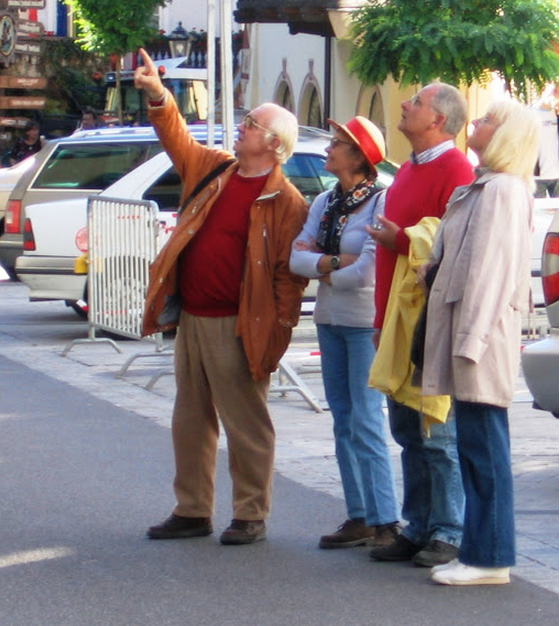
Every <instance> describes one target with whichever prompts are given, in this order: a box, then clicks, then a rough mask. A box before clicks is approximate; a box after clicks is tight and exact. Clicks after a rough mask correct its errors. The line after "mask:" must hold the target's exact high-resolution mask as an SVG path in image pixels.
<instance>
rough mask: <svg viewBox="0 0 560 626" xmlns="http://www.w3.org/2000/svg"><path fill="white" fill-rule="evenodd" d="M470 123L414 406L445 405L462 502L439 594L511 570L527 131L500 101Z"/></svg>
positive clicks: (439, 241) (528, 114)
mask: <svg viewBox="0 0 560 626" xmlns="http://www.w3.org/2000/svg"><path fill="white" fill-rule="evenodd" d="M473 124H474V131H473V133H472V135H471V136H470V137H469V138H468V140H467V145H468V147H469V148H471V150H473V151H474V152H475V153H476V154H477V155H478V157H479V159H480V164H481V167H480V168H479V169H478V170H477V177H476V179H475V180H474V182H473V183H471V184H470V185H467V186H462V187H458V188H457V189H456V190H455V192H454V193H453V195H452V196H451V198H450V200H449V203H448V205H447V210H446V213H445V215H444V217H443V219H442V221H441V224H440V227H439V229H438V232H437V234H436V238H435V241H434V246H433V249H432V253H431V259H430V265H435V264H437V265H438V266H439V267H438V270H437V275H436V278H435V281H434V283H433V285H432V288H431V291H430V295H429V299H428V321H427V329H426V339H425V356H424V366H423V377H422V393H423V395H425V396H432V395H440V394H450V395H452V396H453V398H454V407H455V417H456V422H457V446H458V450H459V460H460V464H461V473H462V477H463V483H464V489H465V497H466V508H465V520H464V531H463V539H462V542H461V546H460V549H459V554H458V559H455V560H454V561H451V562H450V563H448V564H446V565H439V566H436V567H434V568H432V580H433V581H434V582H436V583H440V584H444V585H483V584H488V585H490V584H504V583H508V582H509V580H510V579H509V568H510V566H511V565H514V564H515V528H514V510H513V478H512V473H511V460H510V445H509V430H508V412H507V408H508V406H509V405H510V404H511V401H512V399H513V394H514V386H515V380H516V378H517V374H518V371H519V356H520V350H519V346H520V340H521V317H522V312H523V311H524V310H525V309H526V308H527V307H528V304H529V286H530V269H529V259H530V247H531V211H532V192H533V190H534V181H533V170H534V167H535V161H536V158H537V148H538V137H539V122H538V119H537V118H536V116H535V115H534V112H532V111H531V110H530V109H528V108H527V107H524V106H522V105H521V104H519V103H517V102H513V101H503V102H497V103H494V104H492V105H491V106H490V108H489V110H488V113H487V114H486V115H485V116H484V117H483V118H481V119H478V120H475V121H474V122H473ZM424 269H426V268H424Z"/></svg>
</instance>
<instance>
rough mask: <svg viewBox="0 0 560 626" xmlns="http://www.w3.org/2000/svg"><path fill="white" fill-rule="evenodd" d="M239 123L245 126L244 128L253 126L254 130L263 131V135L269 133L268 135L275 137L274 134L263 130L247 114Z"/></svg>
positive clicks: (262, 127)
mask: <svg viewBox="0 0 560 626" xmlns="http://www.w3.org/2000/svg"><path fill="white" fill-rule="evenodd" d="M241 123H242V124H243V126H245V128H253V126H255V128H260V129H261V130H264V132H265V133H269V134H270V135H274V136H275V137H276V134H275V133H273V132H272V131H271V130H268V128H265V127H264V126H261V125H260V124H257V122H256V121H255V119H254V118H253V117H252V116H251V115H249V114H247V115H246V116H245V117H244V118H243V119H242V120H241Z"/></svg>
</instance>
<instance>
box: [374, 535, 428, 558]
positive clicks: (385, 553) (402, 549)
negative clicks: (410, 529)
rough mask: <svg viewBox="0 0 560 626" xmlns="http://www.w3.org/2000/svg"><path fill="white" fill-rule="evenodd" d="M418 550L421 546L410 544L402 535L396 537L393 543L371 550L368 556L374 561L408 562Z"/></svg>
mask: <svg viewBox="0 0 560 626" xmlns="http://www.w3.org/2000/svg"><path fill="white" fill-rule="evenodd" d="M420 550H422V546H419V545H417V544H415V543H412V541H410V540H409V539H407V538H406V537H403V535H398V536H397V538H396V539H395V541H393V543H390V544H389V545H387V546H377V547H376V548H373V550H372V551H371V552H370V553H369V556H370V558H371V559H373V560H374V561H410V559H411V558H412V557H413V556H414V555H415V554H417V553H418V552H420Z"/></svg>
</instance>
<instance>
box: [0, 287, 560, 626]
mask: <svg viewBox="0 0 560 626" xmlns="http://www.w3.org/2000/svg"><path fill="white" fill-rule="evenodd" d="M87 336H88V328H87V324H86V323H85V322H83V321H81V320H79V319H78V318H77V316H76V315H75V314H74V312H73V311H72V310H71V309H69V308H66V307H64V305H63V304H62V303H59V302H44V303H29V302H28V301H27V292H26V288H25V287H24V286H23V285H21V284H19V283H13V282H0V372H1V376H0V390H1V396H0V397H1V398H2V402H1V404H0V420H2V424H3V427H2V432H3V435H2V437H1V439H0V453H1V455H0V462H1V463H2V467H3V475H4V481H3V488H2V501H3V507H2V509H3V513H2V518H3V519H2V525H1V527H2V529H3V532H2V533H0V570H2V571H1V572H0V575H1V576H2V584H1V585H0V626H20V625H21V626H23V625H24V624H25V626H34V625H35V624H41V625H42V626H50V625H51V624H52V625H53V626H80V625H82V624H84V625H85V626H96V625H97V624H99V625H103V626H117V625H120V624H123V625H125V624H126V625H127V626H129V625H132V624H135V625H136V624H138V625H139V626H143V625H144V624H145V625H152V624H153V625H156V624H161V625H163V626H167V625H169V626H174V625H175V624H193V625H195V624H196V625H204V624H216V625H218V626H220V625H222V624H223V625H226V624H228V625H229V624H236V625H245V624H251V625H257V626H259V625H261V624H262V625H263V626H264V625H269V624H270V625H276V624H277V625H279V626H291V625H292V624H302V625H303V624H305V625H309V626H312V625H313V624H323V625H326V626H337V625H338V624H347V623H352V624H364V625H365V624H376V623H382V622H384V623H387V624H401V623H413V624H415V625H416V624H418V625H421V624H432V625H436V626H437V625H439V624H441V626H451V625H452V624H453V625H455V624H465V625H471V624H472V625H475V624H476V625H480V624H484V625H485V624H496V625H500V624H502V623H503V624H514V625H517V624H519V625H521V624H526V623H527V622H528V621H530V620H532V621H533V622H534V623H535V624H539V625H541V624H543V625H545V626H548V624H557V623H558V595H557V594H558V421H557V420H555V419H554V418H552V417H551V416H550V415H548V414H546V413H543V412H540V411H535V410H533V409H532V408H531V398H530V396H529V394H528V392H527V390H526V388H525V386H524V383H523V380H522V377H520V379H519V381H518V393H517V394H516V401H515V403H514V405H513V407H512V410H511V411H510V418H511V441H512V458H513V470H514V476H515V496H516V522H517V553H518V566H517V567H515V568H514V570H513V574H514V576H513V583H512V584H511V585H508V586H504V587H486V588H485V587H480V588H476V587H473V588H453V589H449V588H444V587H439V586H436V585H433V584H432V583H430V581H429V576H428V570H426V569H423V568H414V567H411V566H410V564H408V563H404V564H403V563H396V564H381V563H373V562H371V561H370V560H369V559H368V557H367V550H365V549H362V548H359V549H353V550H344V551H322V550H318V549H317V540H318V537H319V535H320V534H323V533H326V532H330V531H332V530H334V529H335V528H336V526H338V525H339V524H340V523H341V522H342V521H344V518H345V509H344V504H343V500H342V491H341V488H340V484H339V478H338V471H337V466H336V461H335V458H334V452H333V441H332V432H331V428H332V425H331V417H330V414H329V413H328V411H323V412H321V413H317V412H315V411H314V410H313V408H312V407H311V406H310V404H309V403H308V402H307V401H306V400H305V398H304V397H302V396H301V395H300V394H298V393H294V392H293V391H289V392H286V393H280V392H279V391H278V389H277V388H275V387H274V386H273V390H272V393H271V395H270V402H269V404H270V410H271V413H272V415H273V419H274V423H275V427H276V431H277V442H278V443H277V453H276V475H275V489H274V503H273V513H272V517H271V519H270V521H269V524H268V526H269V540H268V541H267V542H263V543H260V544H257V545H255V546H249V547H246V548H241V549H239V548H226V547H223V546H219V544H218V542H217V539H216V537H217V536H218V534H219V532H221V530H222V529H223V528H225V527H226V526H227V525H228V522H229V516H230V515H231V514H230V505H229V502H230V495H229V489H230V488H231V487H230V484H229V479H228V477H227V468H226V459H225V455H224V453H223V449H224V448H225V440H224V439H223V438H221V448H222V452H221V453H220V463H219V468H218V480H217V484H218V492H217V498H216V516H215V521H214V523H215V530H216V535H214V536H213V537H210V538H206V539H199V540H193V541H180V542H150V541H147V540H145V539H144V532H145V529H146V527H147V526H148V525H150V524H152V523H155V522H158V521H161V520H162V519H163V518H164V517H166V516H167V515H168V514H169V512H170V510H171V507H172V505H173V495H172V489H171V480H172V456H171V446H170V435H169V426H170V415H171V409H172V404H173V394H174V382H173V377H172V376H171V375H169V374H168V373H165V372H168V371H169V370H170V366H171V357H170V356H169V355H165V354H156V352H155V349H154V344H153V343H151V342H149V341H147V340H143V341H141V342H137V341H130V340H128V341H121V340H119V341H117V343H118V347H119V348H120V350H121V352H117V351H116V350H115V349H114V347H113V345H112V344H109V343H107V342H95V343H94V342H88V343H72V342H74V341H75V340H76V339H84V338H86V337H87ZM99 336H101V337H102V334H100V335H99ZM165 343H166V345H168V346H170V345H171V339H170V338H167V337H166V338H165ZM65 349H66V350H67V354H66V356H62V353H63V352H64V351H65ZM317 352H318V350H317V344H316V339H315V335H314V332H313V326H312V324H310V323H309V322H307V321H304V322H303V323H302V326H301V328H299V329H297V330H296V332H295V335H294V340H293V342H292V344H291V346H290V349H289V350H288V353H287V356H286V359H287V362H288V363H289V365H290V366H291V367H293V368H294V370H295V371H296V372H297V373H298V375H299V376H300V377H301V380H302V381H304V384H305V385H307V386H308V387H309V389H310V391H311V393H312V394H313V395H314V396H315V397H316V398H317V400H318V402H319V404H320V405H322V406H325V403H324V391H323V388H322V384H321V379H320V371H319V367H318V354H317ZM138 354H145V355H149V356H145V357H142V358H137V359H135V360H134V361H133V362H132V363H131V365H130V367H129V369H128V371H127V372H126V373H125V374H124V376H122V377H121V378H117V377H116V374H117V373H118V372H119V370H120V369H121V367H122V365H123V363H125V362H126V361H127V359H129V358H130V357H132V356H134V355H138ZM157 372H164V375H162V376H161V377H160V378H158V379H157V380H156V381H155V383H154V385H153V387H152V389H151V391H148V390H146V389H145V386H146V384H147V383H148V382H149V381H150V380H152V379H153V376H154V374H155V373H157ZM277 382H278V384H279V383H280V381H277ZM282 382H284V381H282ZM389 441H390V448H391V453H392V456H393V461H394V467H395V471H396V475H397V483H398V488H399V493H400V492H401V491H402V477H401V473H400V462H399V449H398V446H396V445H395V444H394V443H393V442H392V440H391V439H390V436H389Z"/></svg>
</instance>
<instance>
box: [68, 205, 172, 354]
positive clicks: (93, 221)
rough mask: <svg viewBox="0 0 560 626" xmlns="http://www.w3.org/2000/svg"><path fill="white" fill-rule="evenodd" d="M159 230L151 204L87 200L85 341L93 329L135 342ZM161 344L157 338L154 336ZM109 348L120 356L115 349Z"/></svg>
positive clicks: (93, 337) (156, 213) (139, 336)
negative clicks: (86, 332) (86, 335)
mask: <svg viewBox="0 0 560 626" xmlns="http://www.w3.org/2000/svg"><path fill="white" fill-rule="evenodd" d="M159 235H160V226H159V221H158V207H157V204H156V203H155V202H151V201H144V200H123V199H117V198H101V197H96V196H94V197H91V198H89V200H88V263H89V266H88V321H89V331H88V339H78V340H75V341H73V342H72V343H71V344H70V345H69V346H68V347H67V348H66V349H65V350H64V352H63V354H64V355H65V354H66V353H67V352H68V351H69V350H70V349H71V348H72V347H73V345H75V344H77V343H86V342H93V341H109V342H111V340H110V339H107V338H103V339H99V338H97V337H96V336H95V331H96V330H104V331H107V332H110V333H111V334H113V335H119V336H122V337H128V338H131V339H140V338H141V336H142V313H143V309H144V301H145V297H146V289H147V286H148V279H149V269H150V263H152V262H153V261H154V259H155V258H156V255H157V253H158V241H159ZM155 339H156V343H157V344H158V346H160V345H161V335H157V336H156V337H155ZM113 345H114V347H115V348H116V349H117V350H118V351H119V352H120V349H119V348H118V346H117V345H116V344H114V342H113Z"/></svg>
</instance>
